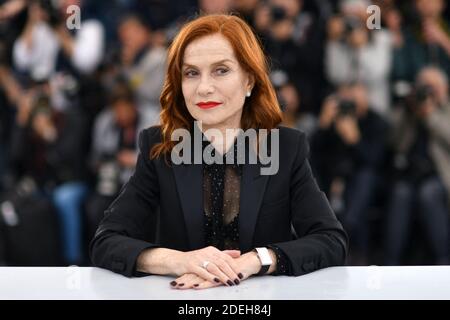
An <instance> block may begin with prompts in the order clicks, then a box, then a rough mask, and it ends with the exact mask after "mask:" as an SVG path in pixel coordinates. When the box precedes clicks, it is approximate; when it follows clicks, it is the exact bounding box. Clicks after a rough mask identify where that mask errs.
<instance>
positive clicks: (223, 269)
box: [208, 257, 237, 286]
mask: <svg viewBox="0 0 450 320" xmlns="http://www.w3.org/2000/svg"><path fill="white" fill-rule="evenodd" d="M230 259H232V258H230ZM208 271H209V272H211V273H213V274H215V275H216V276H217V277H218V278H219V279H220V281H222V283H223V284H225V285H228V286H233V285H235V282H234V280H235V279H237V274H236V273H235V272H234V271H233V270H232V269H231V268H230V266H229V265H228V263H226V262H225V260H223V259H222V258H220V257H216V258H215V260H214V262H213V263H211V264H209V265H208Z"/></svg>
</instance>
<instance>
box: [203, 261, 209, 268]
mask: <svg viewBox="0 0 450 320" xmlns="http://www.w3.org/2000/svg"><path fill="white" fill-rule="evenodd" d="M208 264H209V261H203V264H202V267H203V269H206V268H207V267H208Z"/></svg>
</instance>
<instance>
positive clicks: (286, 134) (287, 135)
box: [276, 126, 306, 146]
mask: <svg viewBox="0 0 450 320" xmlns="http://www.w3.org/2000/svg"><path fill="white" fill-rule="evenodd" d="M276 129H278V131H279V136H280V144H284V145H287V146H292V145H293V144H295V145H297V144H299V143H305V142H306V133H305V132H303V131H302V130H299V129H294V128H288V127H284V126H278V127H277V128H276Z"/></svg>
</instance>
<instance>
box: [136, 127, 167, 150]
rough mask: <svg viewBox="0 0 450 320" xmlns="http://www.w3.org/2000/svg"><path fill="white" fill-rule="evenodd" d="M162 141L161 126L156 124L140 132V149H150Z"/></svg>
mask: <svg viewBox="0 0 450 320" xmlns="http://www.w3.org/2000/svg"><path fill="white" fill-rule="evenodd" d="M161 141H162V132H161V126H159V125H155V126H151V127H149V128H146V129H144V130H142V131H141V132H140V133H139V149H140V150H141V151H149V150H150V149H151V148H152V147H153V146H154V145H155V144H157V143H160V142H161Z"/></svg>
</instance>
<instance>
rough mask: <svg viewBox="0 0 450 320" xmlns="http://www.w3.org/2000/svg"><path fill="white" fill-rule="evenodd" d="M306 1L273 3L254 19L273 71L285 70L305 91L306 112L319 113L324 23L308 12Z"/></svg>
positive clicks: (262, 7)
mask: <svg viewBox="0 0 450 320" xmlns="http://www.w3.org/2000/svg"><path fill="white" fill-rule="evenodd" d="M304 5H305V4H304V1H298V0H269V1H267V2H263V3H262V4H260V5H259V6H258V7H257V9H256V11H255V17H254V23H255V28H256V30H257V32H259V33H260V35H261V38H262V40H263V43H264V46H265V50H266V53H267V55H268V56H270V58H271V60H272V61H273V70H284V71H286V72H287V73H288V77H289V79H290V81H291V82H292V83H293V84H294V85H295V87H296V89H297V90H298V91H301V92H302V105H303V109H304V110H305V111H310V112H314V113H317V111H318V109H319V107H320V102H319V98H320V97H321V93H322V92H321V88H322V83H323V71H322V70H323V63H322V61H323V36H324V33H325V30H324V27H323V26H324V22H323V21H321V20H320V19H318V18H317V17H316V16H314V15H313V14H312V13H311V12H307V11H305V10H304Z"/></svg>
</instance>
